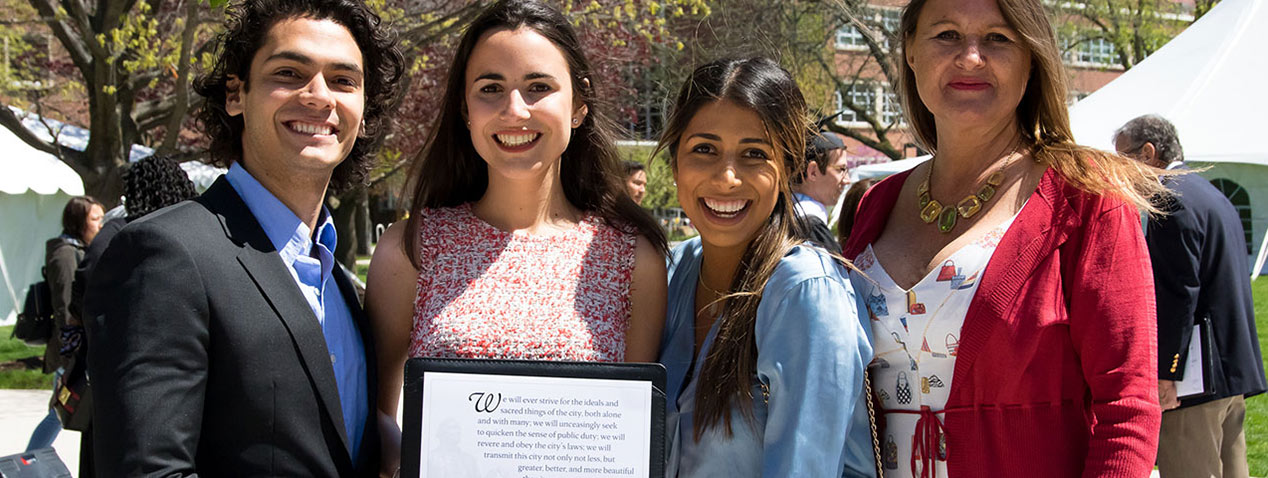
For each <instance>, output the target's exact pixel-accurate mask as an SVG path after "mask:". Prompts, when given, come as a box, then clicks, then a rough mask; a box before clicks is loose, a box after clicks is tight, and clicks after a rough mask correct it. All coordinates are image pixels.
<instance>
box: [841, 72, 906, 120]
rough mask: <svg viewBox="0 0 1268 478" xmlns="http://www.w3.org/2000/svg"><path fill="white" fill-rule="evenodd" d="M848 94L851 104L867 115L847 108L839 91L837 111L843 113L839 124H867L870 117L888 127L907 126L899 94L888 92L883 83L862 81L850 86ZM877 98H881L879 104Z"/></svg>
mask: <svg viewBox="0 0 1268 478" xmlns="http://www.w3.org/2000/svg"><path fill="white" fill-rule="evenodd" d="M847 94H848V95H849V98H850V102H852V103H854V105H855V106H857V107H858V108H859V109H861V110H864V111H866V112H867V114H859V113H857V112H855V111H854V110H852V109H850V108H848V107H846V106H845V102H844V101H842V96H841V91H840V90H838V91H837V92H836V93H835V95H834V98H835V100H836V107H837V111H840V112H841V116H839V117H837V122H838V123H843V124H850V123H865V122H866V121H867V118H868V117H872V118H876V119H877V120H878V121H880V122H881V123H883V124H887V125H890V124H906V122H905V121H904V120H903V105H902V102H901V101H899V100H898V95H897V94H895V93H894V92H891V91H888V90H886V89H885V85H884V84H883V83H874V82H863V81H860V82H857V83H854V84H853V85H850V88H849V90H847ZM877 98H880V101H879V102H878V101H877ZM854 126H858V124H854Z"/></svg>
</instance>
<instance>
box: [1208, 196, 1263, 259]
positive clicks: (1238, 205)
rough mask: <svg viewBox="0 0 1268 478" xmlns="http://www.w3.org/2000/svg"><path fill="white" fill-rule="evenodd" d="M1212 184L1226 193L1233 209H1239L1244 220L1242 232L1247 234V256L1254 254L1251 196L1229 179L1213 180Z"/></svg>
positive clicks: (1238, 211) (1239, 214)
mask: <svg viewBox="0 0 1268 478" xmlns="http://www.w3.org/2000/svg"><path fill="white" fill-rule="evenodd" d="M1211 184H1213V185H1214V186H1215V189H1219V190H1220V192H1221V193H1224V197H1226V198H1228V202H1231V203H1233V208H1235V209H1237V215H1238V216H1239V217H1241V219H1242V232H1243V233H1245V234H1246V254H1251V253H1253V252H1254V250H1253V249H1251V248H1252V247H1254V246H1252V245H1251V244H1253V243H1254V241H1255V230H1254V229H1253V228H1252V227H1251V226H1252V225H1251V220H1250V194H1248V193H1247V192H1246V189H1244V188H1242V186H1241V185H1240V184H1237V183H1235V182H1233V181H1231V180H1228V179H1224V178H1217V179H1212V180H1211Z"/></svg>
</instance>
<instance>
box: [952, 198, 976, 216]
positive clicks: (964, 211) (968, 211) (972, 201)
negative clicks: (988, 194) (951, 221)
mask: <svg viewBox="0 0 1268 478" xmlns="http://www.w3.org/2000/svg"><path fill="white" fill-rule="evenodd" d="M955 208H956V209H957V210H959V211H960V216H961V217H963V218H965V219H968V218H970V217H973V215H974V214H977V212H978V211H981V210H982V201H980V200H978V198H977V196H969V197H966V198H964V199H963V200H961V201H960V203H959V204H956V205H955Z"/></svg>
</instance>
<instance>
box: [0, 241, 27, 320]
mask: <svg viewBox="0 0 1268 478" xmlns="http://www.w3.org/2000/svg"><path fill="white" fill-rule="evenodd" d="M0 276H4V288H5V289H6V290H7V291H8V292H9V298H10V299H13V308H14V309H15V310H20V308H21V307H22V304H19V303H18V293H17V292H16V291H14V290H13V283H12V282H9V267H8V266H7V265H6V264H5V263H4V249H3V248H0Z"/></svg>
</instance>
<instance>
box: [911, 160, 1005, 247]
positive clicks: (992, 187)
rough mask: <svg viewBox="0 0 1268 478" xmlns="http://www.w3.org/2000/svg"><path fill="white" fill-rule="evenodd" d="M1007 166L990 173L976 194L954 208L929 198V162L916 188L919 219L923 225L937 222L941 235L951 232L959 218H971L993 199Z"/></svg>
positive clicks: (931, 164) (956, 204) (962, 200)
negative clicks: (923, 177) (923, 176)
mask: <svg viewBox="0 0 1268 478" xmlns="http://www.w3.org/2000/svg"><path fill="white" fill-rule="evenodd" d="M1010 162H1011V161H1010ZM1007 166H1008V164H1007V163H1006V164H1004V165H1003V166H1001V167H1000V168H999V170H998V171H995V172H994V173H991V176H990V177H988V178H986V184H983V185H982V187H980V188H978V190H977V192H976V193H974V194H970V195H968V196H965V197H964V199H961V200H960V202H958V203H955V206H954V207H951V206H943V205H942V203H940V202H938V200H937V199H934V198H932V197H930V196H929V178H931V177H932V176H933V161H932V160H931V161H930V162H929V172H928V174H925V180H924V181H923V182H921V183H920V186H917V187H916V197H917V198H918V200H919V201H920V219H921V220H922V221H925V224H932V223H933V222H934V221H938V231H939V232H942V233H943V234H946V233H948V232H951V229H954V228H955V224H956V222H958V221H959V218H961V217H962V218H965V219H968V218H970V217H973V215H974V214H977V213H978V211H981V210H982V205H983V204H985V203H986V202H987V201H990V200H991V198H993V197H995V192H996V189H997V188H999V185H1000V183H1002V182H1004V168H1005V167H1007Z"/></svg>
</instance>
